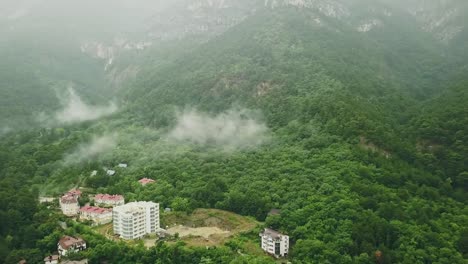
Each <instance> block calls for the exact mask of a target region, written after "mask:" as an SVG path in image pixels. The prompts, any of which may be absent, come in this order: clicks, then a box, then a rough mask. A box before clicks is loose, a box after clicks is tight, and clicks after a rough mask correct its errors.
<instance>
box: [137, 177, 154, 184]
mask: <svg viewBox="0 0 468 264" xmlns="http://www.w3.org/2000/svg"><path fill="white" fill-rule="evenodd" d="M138 182H139V183H141V184H143V185H145V184H148V183H153V182H155V180H153V179H148V178H143V179H141V180H139V181H138Z"/></svg>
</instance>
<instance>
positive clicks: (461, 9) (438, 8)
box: [386, 0, 468, 42]
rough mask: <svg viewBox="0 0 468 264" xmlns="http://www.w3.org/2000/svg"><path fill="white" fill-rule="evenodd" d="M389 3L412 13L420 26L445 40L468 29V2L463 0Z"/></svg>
mask: <svg viewBox="0 0 468 264" xmlns="http://www.w3.org/2000/svg"><path fill="white" fill-rule="evenodd" d="M386 1H387V2H389V5H392V6H394V7H395V8H399V9H402V10H404V11H406V12H408V13H409V14H411V15H412V16H413V17H414V18H415V19H416V20H417V21H418V22H419V23H420V28H421V29H422V30H424V31H426V32H430V33H432V34H433V35H434V36H435V37H436V38H437V39H439V40H441V41H443V42H450V40H452V39H453V38H455V37H456V36H457V35H458V34H459V33H460V32H462V31H463V30H466V29H467V26H468V24H466V16H467V14H468V2H467V1H463V0H433V1H427V0H405V1H403V0H396V1H390V0H386Z"/></svg>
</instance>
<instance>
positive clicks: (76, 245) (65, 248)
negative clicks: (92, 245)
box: [57, 236, 86, 256]
mask: <svg viewBox="0 0 468 264" xmlns="http://www.w3.org/2000/svg"><path fill="white" fill-rule="evenodd" d="M57 248H58V252H59V255H61V256H66V255H67V254H68V253H69V252H78V251H81V250H85V249H86V241H84V240H83V239H81V238H75V237H71V236H64V237H62V238H61V239H60V240H59V242H58V244H57Z"/></svg>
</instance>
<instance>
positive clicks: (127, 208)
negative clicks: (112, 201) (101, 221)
mask: <svg viewBox="0 0 468 264" xmlns="http://www.w3.org/2000/svg"><path fill="white" fill-rule="evenodd" d="M157 205H158V204H157V203H153V202H131V203H127V204H124V205H121V206H116V207H114V211H117V212H120V213H135V212H138V211H143V210H144V209H145V208H146V207H148V206H151V207H153V206H157Z"/></svg>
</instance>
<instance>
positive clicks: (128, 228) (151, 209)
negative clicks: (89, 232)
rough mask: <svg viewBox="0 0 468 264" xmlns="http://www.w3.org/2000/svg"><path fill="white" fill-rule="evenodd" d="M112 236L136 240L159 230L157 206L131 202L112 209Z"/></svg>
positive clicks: (155, 204)
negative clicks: (116, 235)
mask: <svg viewBox="0 0 468 264" xmlns="http://www.w3.org/2000/svg"><path fill="white" fill-rule="evenodd" d="M112 214H113V216H112V219H113V221H114V224H113V226H114V234H118V235H120V237H121V238H123V239H137V238H141V237H143V236H144V235H146V234H154V233H156V232H157V231H158V230H159V228H160V227H159V204H158V203H153V202H132V203H128V204H125V205H121V206H117V207H114V210H113V213H112Z"/></svg>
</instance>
